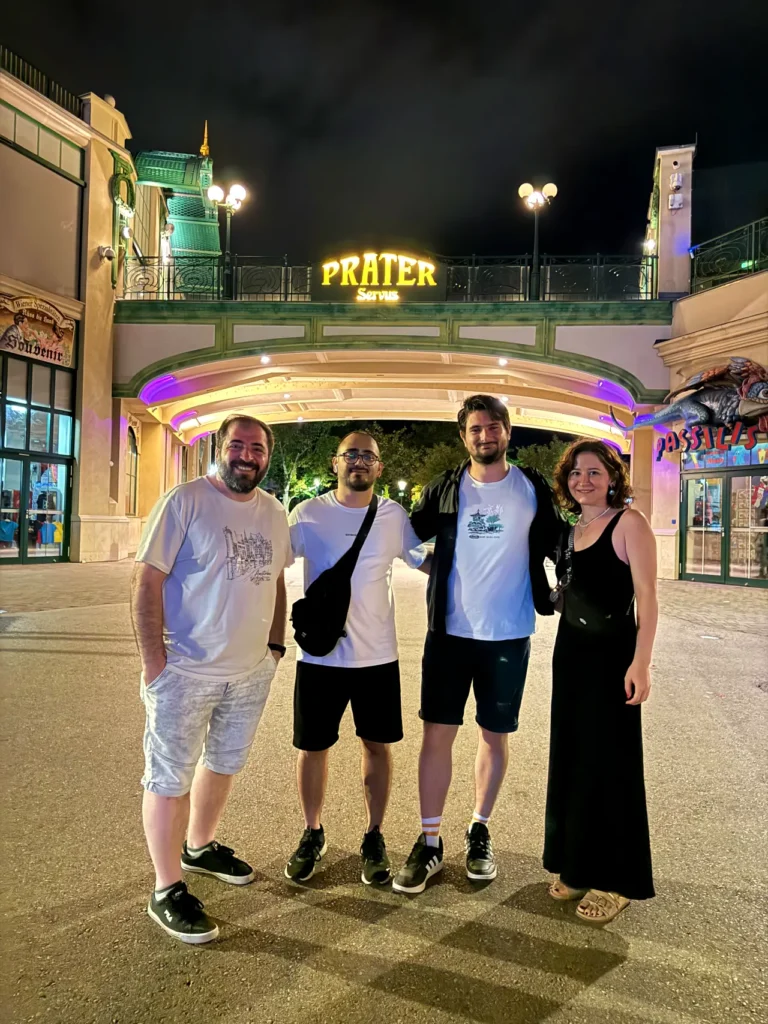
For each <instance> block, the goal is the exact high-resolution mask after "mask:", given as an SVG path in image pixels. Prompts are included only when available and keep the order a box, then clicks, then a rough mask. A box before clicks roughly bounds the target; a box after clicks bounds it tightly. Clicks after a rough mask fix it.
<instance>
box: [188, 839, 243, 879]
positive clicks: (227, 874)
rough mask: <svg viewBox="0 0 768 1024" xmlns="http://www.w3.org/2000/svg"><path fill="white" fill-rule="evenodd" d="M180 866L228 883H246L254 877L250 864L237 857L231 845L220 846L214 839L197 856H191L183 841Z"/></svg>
mask: <svg viewBox="0 0 768 1024" xmlns="http://www.w3.org/2000/svg"><path fill="white" fill-rule="evenodd" d="M181 866H182V868H183V869H184V870H185V871H196V872H197V873H198V874H199V875H213V877H214V878H218V879H219V881H220V882H229V884H230V885H247V884H248V883H249V882H252V881H253V880H254V878H255V877H256V876H255V875H254V873H253V868H252V867H251V865H250V864H246V863H245V861H244V860H240V859H239V858H237V857H236V856H235V851H234V850H233V849H232V847H231V846H222V845H221V844H220V843H217V842H216V840H215V839H214V841H213V842H212V843H209V844H208V845H207V846H206V847H205V849H204V850H203V852H202V853H201V854H200V855H199V856H198V857H192V856H191V855H190V853H189V851H188V850H187V844H186V843H184V847H183V849H182V851H181Z"/></svg>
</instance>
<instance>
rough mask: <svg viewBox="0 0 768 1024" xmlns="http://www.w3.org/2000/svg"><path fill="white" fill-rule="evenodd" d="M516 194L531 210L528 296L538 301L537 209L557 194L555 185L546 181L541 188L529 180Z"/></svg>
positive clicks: (539, 272)
mask: <svg viewBox="0 0 768 1024" xmlns="http://www.w3.org/2000/svg"><path fill="white" fill-rule="evenodd" d="M517 194H518V195H519V196H520V198H521V199H522V200H523V202H524V203H525V205H526V207H527V208H528V209H529V210H532V211H533V259H532V260H531V274H530V278H529V287H528V298H529V299H533V300H535V301H538V300H539V298H540V297H541V294H540V293H541V285H540V278H541V268H540V266H539V211H540V210H543V209H544V207H545V206H548V205H549V204H550V203H551V202H552V200H553V199H554V198H555V196H556V195H557V185H555V183H554V182H552V181H548V182H547V184H546V185H544V187H543V188H541V189H537V188H534V187H533V185H532V184H531V183H530V182H529V181H525V182H523V184H522V185H521V186H520V187H519V188H518V190H517Z"/></svg>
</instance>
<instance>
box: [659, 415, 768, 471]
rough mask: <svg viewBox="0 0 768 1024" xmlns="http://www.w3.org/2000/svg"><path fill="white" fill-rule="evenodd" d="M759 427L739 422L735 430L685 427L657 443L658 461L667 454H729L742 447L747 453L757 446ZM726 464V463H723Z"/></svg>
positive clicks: (670, 433)
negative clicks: (714, 452)
mask: <svg viewBox="0 0 768 1024" xmlns="http://www.w3.org/2000/svg"><path fill="white" fill-rule="evenodd" d="M758 432H759V428H758V425H757V424H756V423H755V424H753V425H752V426H750V427H746V426H744V424H743V423H742V422H741V420H739V421H738V422H737V423H734V425H733V429H730V428H728V427H701V426H695V427H685V428H684V429H683V430H670V431H669V433H668V434H667V435H666V437H660V438H659V440H658V441H657V442H656V461H657V462H659V461H660V459H661V457H662V455H664V454H665V453H666V452H669V453H671V452H678V451H679V452H683V454H686V453H687V452H696V451H700V450H701V451H707V450H709V449H714V450H715V451H720V452H727V451H729V450H730V449H731V448H735V447H736V446H737V445H740V446H741V447H743V448H744V449H745V451H751V449H752V448H754V447H755V445H756V444H757V435H758ZM723 464H725V463H723Z"/></svg>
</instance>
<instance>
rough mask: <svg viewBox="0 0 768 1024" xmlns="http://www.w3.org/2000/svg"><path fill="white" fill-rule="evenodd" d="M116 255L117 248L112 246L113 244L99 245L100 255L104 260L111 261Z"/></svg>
mask: <svg viewBox="0 0 768 1024" xmlns="http://www.w3.org/2000/svg"><path fill="white" fill-rule="evenodd" d="M115 255H116V253H115V250H114V249H113V248H112V246H111V245H100V246H99V256H100V257H101V258H102V259H103V260H109V262H110V263H111V262H112V260H113V259H114V258H115Z"/></svg>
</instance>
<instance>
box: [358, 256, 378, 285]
mask: <svg viewBox="0 0 768 1024" xmlns="http://www.w3.org/2000/svg"><path fill="white" fill-rule="evenodd" d="M378 283H379V265H378V263H377V262H376V253H375V252H364V253H363V272H362V273H361V275H360V284H373V285H378Z"/></svg>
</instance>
